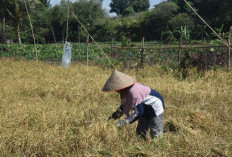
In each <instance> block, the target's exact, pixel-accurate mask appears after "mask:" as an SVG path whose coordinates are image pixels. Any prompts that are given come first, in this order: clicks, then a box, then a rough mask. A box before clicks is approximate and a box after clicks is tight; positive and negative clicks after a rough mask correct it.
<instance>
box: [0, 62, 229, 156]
mask: <svg viewBox="0 0 232 157" xmlns="http://www.w3.org/2000/svg"><path fill="white" fill-rule="evenodd" d="M123 72H125V73H127V74H129V75H131V76H133V77H135V78H136V79H137V80H138V82H140V83H143V84H145V85H147V86H150V87H152V88H154V89H156V90H157V91H159V92H160V93H162V95H163V96H164V100H165V103H166V109H165V112H164V129H165V132H164V134H163V136H161V137H159V138H158V139H155V140H151V139H150V138H149V140H148V141H143V140H141V139H140V138H138V137H137V136H136V134H135V129H136V124H137V122H135V123H133V124H132V125H128V126H125V127H124V128H122V129H121V130H118V129H117V127H116V126H117V121H107V118H108V117H109V116H110V115H111V113H112V112H113V111H115V110H116V109H117V108H118V106H119V104H120V98H119V95H118V94H117V93H103V92H101V89H102V87H103V85H104V84H105V81H106V80H107V78H108V77H109V76H110V74H111V73H112V70H111V69H108V68H103V67H97V66H89V67H87V66H85V65H83V64H78V63H76V64H72V65H71V66H70V67H69V68H63V67H61V66H60V65H56V64H49V63H44V62H38V63H37V62H35V61H26V60H20V61H15V60H13V59H5V58H1V59H0V156H2V157H7V156H88V157H90V156H94V157H96V156H117V157H118V156H130V157H138V156H146V157H156V156H157V157H160V156H162V157H170V156H209V157H216V156H228V157H229V156H232V142H231V141H232V72H227V71H225V70H212V71H208V72H206V73H205V74H204V75H203V76H202V77H199V76H198V75H197V74H196V72H195V71H194V70H191V71H190V76H189V77H188V78H187V79H185V80H181V79H178V77H177V75H178V73H177V72H175V71H171V70H166V71H164V70H163V69H162V68H161V67H159V66H152V67H148V66H146V67H144V68H143V69H132V70H124V71H123Z"/></svg>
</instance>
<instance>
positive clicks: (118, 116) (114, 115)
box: [108, 110, 123, 120]
mask: <svg viewBox="0 0 232 157" xmlns="http://www.w3.org/2000/svg"><path fill="white" fill-rule="evenodd" d="M122 115H123V112H122V111H120V110H117V111H116V112H114V113H113V114H112V115H111V116H110V117H109V118H108V120H111V119H114V120H116V119H118V118H120V117H121V116H122Z"/></svg>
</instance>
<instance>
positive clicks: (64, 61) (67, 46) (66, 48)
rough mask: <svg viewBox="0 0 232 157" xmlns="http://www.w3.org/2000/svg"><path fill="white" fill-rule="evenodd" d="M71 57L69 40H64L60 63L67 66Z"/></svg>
mask: <svg viewBox="0 0 232 157" xmlns="http://www.w3.org/2000/svg"><path fill="white" fill-rule="evenodd" d="M71 59H72V50H71V44H70V43H69V42H66V43H65V45H64V51H63V57H62V63H61V65H62V66H63V67H68V66H69V64H70V63H71Z"/></svg>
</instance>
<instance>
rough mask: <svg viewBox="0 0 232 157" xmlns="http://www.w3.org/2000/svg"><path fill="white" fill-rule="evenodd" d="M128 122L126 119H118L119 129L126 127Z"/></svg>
mask: <svg viewBox="0 0 232 157" xmlns="http://www.w3.org/2000/svg"><path fill="white" fill-rule="evenodd" d="M127 124H128V122H127V121H126V120H119V121H118V125H117V127H118V128H119V129H121V128H122V127H124V126H125V125H127Z"/></svg>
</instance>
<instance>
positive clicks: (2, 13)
mask: <svg viewBox="0 0 232 157" xmlns="http://www.w3.org/2000/svg"><path fill="white" fill-rule="evenodd" d="M11 3H12V0H1V1H0V18H1V19H2V30H1V38H0V42H1V43H6V38H5V32H6V16H7V15H8V14H9V6H10V4H11Z"/></svg>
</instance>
